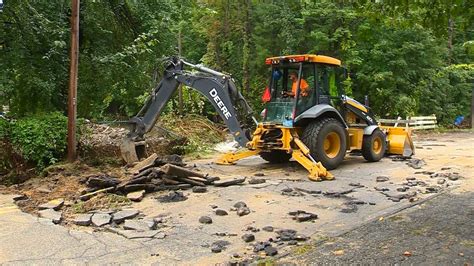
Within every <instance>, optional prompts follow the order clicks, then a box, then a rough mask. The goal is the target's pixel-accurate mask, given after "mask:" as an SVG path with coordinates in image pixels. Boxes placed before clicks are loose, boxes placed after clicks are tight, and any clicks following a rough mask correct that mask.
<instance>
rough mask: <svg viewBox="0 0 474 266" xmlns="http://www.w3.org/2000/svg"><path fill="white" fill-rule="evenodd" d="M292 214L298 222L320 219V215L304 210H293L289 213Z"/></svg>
mask: <svg viewBox="0 0 474 266" xmlns="http://www.w3.org/2000/svg"><path fill="white" fill-rule="evenodd" d="M288 214H289V215H290V216H293V217H292V219H293V220H296V221H298V222H307V221H312V220H316V219H318V215H317V214H314V213H310V212H306V211H302V210H298V211H292V212H289V213H288Z"/></svg>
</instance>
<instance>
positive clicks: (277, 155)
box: [260, 150, 291, 163]
mask: <svg viewBox="0 0 474 266" xmlns="http://www.w3.org/2000/svg"><path fill="white" fill-rule="evenodd" d="M260 157H262V159H264V160H265V161H267V162H270V163H286V162H288V161H289V160H290V158H291V154H288V153H286V151H280V150H273V151H268V152H261V153H260Z"/></svg>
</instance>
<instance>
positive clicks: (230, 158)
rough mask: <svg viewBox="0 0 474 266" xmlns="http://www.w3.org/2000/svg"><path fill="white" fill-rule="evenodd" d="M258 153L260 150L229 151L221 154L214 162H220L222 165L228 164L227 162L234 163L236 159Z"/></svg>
mask: <svg viewBox="0 0 474 266" xmlns="http://www.w3.org/2000/svg"><path fill="white" fill-rule="evenodd" d="M259 153H260V150H258V149H256V150H242V151H238V152H230V153H226V154H224V155H222V157H221V158H219V159H217V161H216V163H217V164H222V165H229V164H235V162H236V161H238V160H241V159H243V158H247V157H250V156H253V155H257V154H259Z"/></svg>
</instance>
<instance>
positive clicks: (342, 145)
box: [301, 118, 347, 170]
mask: <svg viewBox="0 0 474 266" xmlns="http://www.w3.org/2000/svg"><path fill="white" fill-rule="evenodd" d="M335 136H337V137H335ZM329 137H331V138H330V139H329ZM333 137H334V138H335V139H334V141H333ZM328 139H329V140H328ZM336 139H337V140H336ZM301 140H302V141H303V143H304V144H305V145H306V146H308V148H309V150H310V151H311V156H313V158H314V159H315V160H316V161H318V162H321V163H322V164H323V165H324V167H326V169H328V170H332V169H335V168H337V167H338V166H339V165H340V164H341V162H342V161H343V160H344V157H345V155H346V147H347V143H346V129H345V128H344V126H343V125H342V124H341V123H340V122H339V121H338V120H336V119H334V118H323V119H321V120H316V121H314V122H311V123H310V124H309V125H308V126H306V128H305V129H304V131H303V135H302V136H301ZM326 141H328V142H329V146H327V143H328V142H326ZM331 141H333V143H331ZM336 142H339V143H338V144H337V143H336Z"/></svg>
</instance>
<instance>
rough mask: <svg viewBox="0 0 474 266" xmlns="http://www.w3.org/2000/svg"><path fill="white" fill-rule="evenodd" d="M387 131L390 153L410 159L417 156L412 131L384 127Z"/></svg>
mask: <svg viewBox="0 0 474 266" xmlns="http://www.w3.org/2000/svg"><path fill="white" fill-rule="evenodd" d="M383 129H385V130H386V135H387V141H388V153H389V154H398V155H402V156H403V157H410V156H412V155H414V154H415V147H414V146H413V141H412V139H411V130H410V129H408V128H402V127H383Z"/></svg>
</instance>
